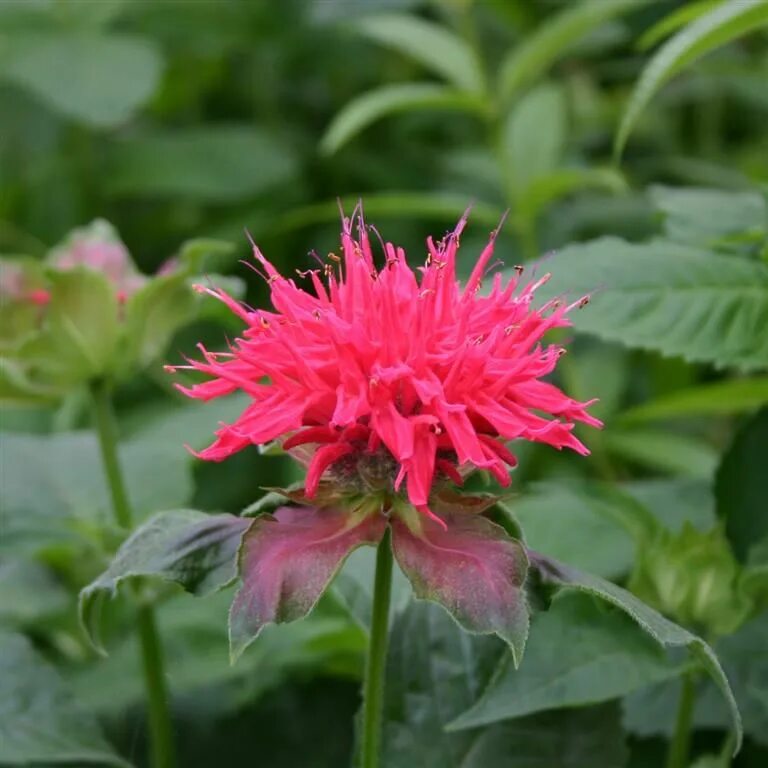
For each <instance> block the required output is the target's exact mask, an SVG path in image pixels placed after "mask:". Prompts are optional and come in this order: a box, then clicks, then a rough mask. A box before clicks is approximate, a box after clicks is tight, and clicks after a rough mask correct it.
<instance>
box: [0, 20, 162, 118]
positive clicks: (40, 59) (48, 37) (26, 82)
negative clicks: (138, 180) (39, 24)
mask: <svg viewBox="0 0 768 768" xmlns="http://www.w3.org/2000/svg"><path fill="white" fill-rule="evenodd" d="M107 62H108V66H105V64H106V63H107ZM0 63H2V66H1V67H0V73H2V74H0V77H2V78H3V79H5V80H7V81H10V82H12V83H14V84H16V85H18V86H20V87H22V88H25V89H26V90H28V91H29V92H31V93H32V94H33V95H34V96H36V97H37V98H38V99H40V100H41V101H42V102H43V103H44V104H45V105H46V106H48V107H50V108H51V109H54V110H55V111H57V112H59V113H61V114H63V115H65V116H67V117H70V118H73V119H75V120H78V121H80V122H83V123H86V124H88V125H92V126H94V127H98V128H110V127H114V126H117V125H120V124H121V123H124V122H126V121H127V120H128V119H129V118H130V117H131V116H132V115H133V114H134V112H135V111H136V110H137V109H138V108H139V107H140V106H141V105H142V104H144V103H145V102H146V101H147V100H148V99H149V97H150V96H151V95H152V93H153V92H154V90H155V88H156V87H157V84H158V81H159V79H160V74H161V71H162V67H163V63H162V59H161V56H160V52H159V51H158V50H157V48H156V47H155V46H154V45H153V44H152V43H151V42H150V41H149V40H146V39H144V38H140V37H129V36H127V35H114V34H110V35H106V34H103V35H102V34H98V33H88V32H64V31H59V32H50V33H27V34H18V35H14V36H13V37H11V38H5V39H4V40H3V50H2V53H1V54H0Z"/></svg>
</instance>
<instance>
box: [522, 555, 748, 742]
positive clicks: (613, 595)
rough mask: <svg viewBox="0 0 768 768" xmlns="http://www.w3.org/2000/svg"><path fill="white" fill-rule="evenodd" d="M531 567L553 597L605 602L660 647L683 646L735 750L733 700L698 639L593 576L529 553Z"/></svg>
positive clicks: (737, 727)
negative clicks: (723, 712) (572, 594)
mask: <svg viewBox="0 0 768 768" xmlns="http://www.w3.org/2000/svg"><path fill="white" fill-rule="evenodd" d="M529 558H530V561H531V567H532V568H533V569H534V570H536V571H538V573H539V576H540V577H541V579H542V583H543V584H545V585H548V586H550V587H551V588H553V590H554V592H555V594H557V593H559V592H560V591H561V590H577V591H579V592H583V593H585V594H588V595H594V596H595V597H597V598H599V599H601V600H605V601H606V602H607V603H610V604H611V605H614V606H616V607H617V608H618V609H619V610H621V611H623V612H624V613H626V614H627V616H629V617H630V618H631V619H632V620H633V621H634V622H635V623H636V624H637V625H638V626H639V627H640V628H641V629H642V630H644V631H645V632H646V633H647V634H648V635H649V636H650V637H651V638H653V639H654V640H655V641H656V642H657V643H658V644H659V645H660V646H662V647H663V648H675V647H679V646H683V647H685V648H687V649H688V651H689V653H690V654H691V656H692V657H693V658H694V659H695V660H696V662H697V663H698V664H700V665H701V667H702V669H703V670H704V671H706V673H707V674H708V675H709V677H710V678H711V679H712V681H713V682H714V683H715V685H716V686H717V688H718V690H719V691H720V694H721V695H722V697H723V699H724V700H725V702H726V703H727V704H728V710H729V713H730V717H731V723H732V726H733V731H734V734H735V736H736V744H735V751H738V750H739V747H740V745H741V740H742V723H741V716H740V714H739V709H738V706H737V705H736V700H735V699H734V697H733V692H732V691H731V687H730V685H729V684H728V679H727V678H726V676H725V673H724V672H723V670H722V667H721V666H720V663H719V662H718V660H717V656H715V654H714V652H713V651H712V649H711V648H710V647H709V645H707V643H705V642H704V641H703V640H702V639H701V638H700V637H697V636H696V635H694V634H692V633H690V632H689V631H688V630H686V629H683V628H682V627H680V626H678V625H677V624H674V623H672V622H671V621H669V620H668V619H665V618H664V617H663V616H662V615H661V614H660V613H657V612H656V611H655V610H653V608H650V607H648V606H647V605H646V604H645V603H643V602H641V601H640V600H638V599H637V598H636V597H635V596H634V595H632V594H631V593H630V592H627V591H626V590H625V589H622V588H621V587H617V586H616V585H615V584H612V583H611V582H609V581H605V580H604V579H601V578H599V577H597V576H592V575H591V574H588V573H585V572H583V571H579V570H577V569H576V568H571V567H570V566H568V565H565V564H563V563H558V562H556V561H554V560H551V559H549V558H547V557H543V556H541V555H538V554H536V553H535V552H532V551H531V552H529Z"/></svg>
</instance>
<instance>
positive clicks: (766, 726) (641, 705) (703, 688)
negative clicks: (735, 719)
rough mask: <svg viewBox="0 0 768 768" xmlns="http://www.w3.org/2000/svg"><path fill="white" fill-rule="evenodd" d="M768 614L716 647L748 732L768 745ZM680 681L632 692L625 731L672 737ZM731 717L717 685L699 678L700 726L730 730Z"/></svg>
mask: <svg viewBox="0 0 768 768" xmlns="http://www.w3.org/2000/svg"><path fill="white" fill-rule="evenodd" d="M767 635H768V613H766V612H763V613H762V614H761V615H760V616H758V617H756V618H754V619H752V621H750V622H748V623H747V624H744V625H743V626H742V627H741V628H739V630H738V631H737V632H735V633H734V634H733V635H730V636H728V637H724V638H721V639H719V640H718V641H717V644H716V645H715V650H716V651H717V655H718V657H719V658H720V661H721V662H722V665H723V668H724V669H725V671H726V673H727V675H728V679H729V681H730V683H731V686H732V687H733V692H734V695H735V697H736V701H737V702H738V704H739V709H740V711H741V714H742V717H743V719H744V731H745V732H746V733H747V734H748V735H749V736H750V737H751V738H752V739H753V740H754V741H756V742H757V743H758V744H762V745H764V746H768V706H766V702H767V701H768V645H766V642H765V638H766V636H767ZM679 689H680V684H679V681H668V682H665V683H660V684H658V685H655V686H652V687H650V688H647V689H644V690H642V691H637V692H635V693H633V694H630V696H628V697H627V698H626V699H625V700H624V723H625V727H626V728H627V729H628V730H629V731H631V732H633V733H636V734H638V735H639V736H642V737H648V736H657V735H660V736H665V737H667V738H668V737H670V736H671V735H672V730H673V728H674V723H675V710H676V708H677V702H678V699H679ZM729 720H730V713H729V709H728V707H727V705H726V704H725V702H724V701H723V697H722V695H721V694H720V691H719V690H718V688H717V686H716V685H715V683H714V682H713V681H712V680H711V679H710V678H700V679H699V680H698V684H697V690H696V704H695V706H694V712H693V725H694V727H695V728H707V729H710V730H712V729H723V728H727V727H728V723H729Z"/></svg>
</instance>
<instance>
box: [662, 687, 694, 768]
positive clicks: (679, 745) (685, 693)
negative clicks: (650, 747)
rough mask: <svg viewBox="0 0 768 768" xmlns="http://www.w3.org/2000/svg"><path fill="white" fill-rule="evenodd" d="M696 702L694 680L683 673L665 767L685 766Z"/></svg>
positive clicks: (676, 767)
mask: <svg viewBox="0 0 768 768" xmlns="http://www.w3.org/2000/svg"><path fill="white" fill-rule="evenodd" d="M695 702H696V681H695V679H694V676H693V675H692V674H691V673H690V672H688V673H687V674H685V675H683V688H682V690H681V691H680V702H679V704H678V705H677V718H676V720H675V732H674V734H673V735H672V742H671V743H670V745H669V753H668V754H667V768H687V766H688V753H689V751H690V747H691V723H692V722H693V705H694V704H695Z"/></svg>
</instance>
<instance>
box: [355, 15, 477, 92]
mask: <svg viewBox="0 0 768 768" xmlns="http://www.w3.org/2000/svg"><path fill="white" fill-rule="evenodd" d="M352 28H353V29H354V30H356V31H357V32H360V33H361V34H363V35H365V37H367V38H369V39H371V40H374V41H375V42H377V43H381V44H382V45H385V46H387V47H389V48H393V49H394V50H396V51H399V52H400V53H403V54H405V55H406V56H409V57H411V58H413V59H415V60H416V61H418V62H419V63H420V64H422V65H423V66H425V67H426V68H427V69H430V70H432V71H433V72H434V73H435V74H437V75H439V76H440V77H444V78H445V79H446V80H447V81H448V82H450V83H451V84H452V85H454V86H455V87H456V88H459V89H460V90H465V91H471V92H479V91H482V90H483V71H482V68H481V66H480V62H479V61H478V60H477V56H475V54H474V52H473V51H472V49H471V48H470V47H469V46H468V45H467V44H466V43H465V42H464V41H463V40H462V39H461V38H460V37H458V36H457V35H455V34H454V33H453V32H451V31H450V30H449V29H446V28H445V27H442V26H440V25H439V24H434V23H433V22H430V21H426V20H424V19H421V18H419V17H417V16H406V15H404V14H396V13H391V14H382V15H376V16H366V17H364V18H362V19H359V20H357V21H355V22H354V23H353V25H352Z"/></svg>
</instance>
